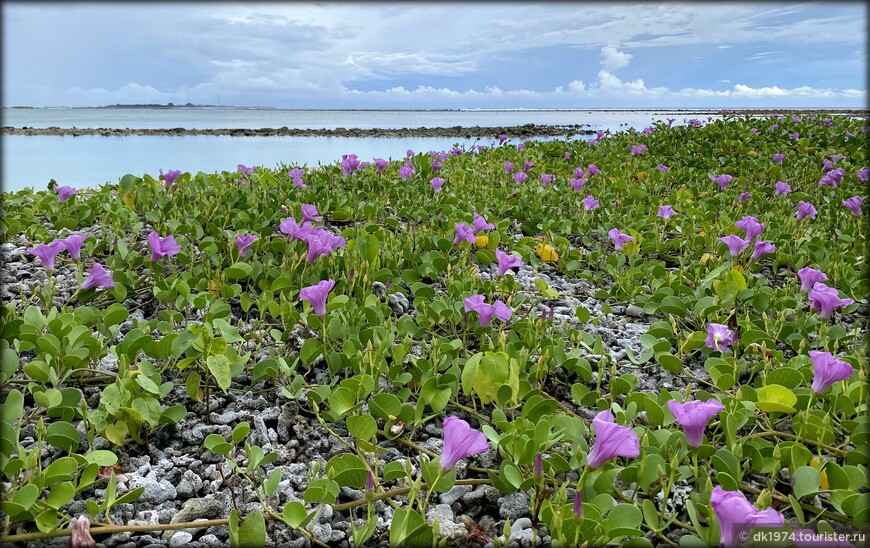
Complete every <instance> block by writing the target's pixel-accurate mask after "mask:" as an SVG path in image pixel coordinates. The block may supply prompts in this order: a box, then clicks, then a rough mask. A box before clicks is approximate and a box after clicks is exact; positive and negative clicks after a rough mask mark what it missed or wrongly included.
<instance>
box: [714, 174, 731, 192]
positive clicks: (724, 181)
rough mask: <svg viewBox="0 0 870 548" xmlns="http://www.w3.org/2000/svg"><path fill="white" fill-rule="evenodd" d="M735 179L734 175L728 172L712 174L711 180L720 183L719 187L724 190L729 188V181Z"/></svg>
mask: <svg viewBox="0 0 870 548" xmlns="http://www.w3.org/2000/svg"><path fill="white" fill-rule="evenodd" d="M733 179H734V177H732V176H731V175H728V174H727V173H723V174H721V175H717V176H715V177H714V176H713V175H710V180H711V181H713V182H714V183H716V184H717V185H719V188H721V189H722V190H725V189H726V188H728V183H730V182H731V181H732V180H733Z"/></svg>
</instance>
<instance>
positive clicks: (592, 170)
mask: <svg viewBox="0 0 870 548" xmlns="http://www.w3.org/2000/svg"><path fill="white" fill-rule="evenodd" d="M586 169H588V170H589V176H590V177H591V176H593V175H598V174H599V173H601V170H600V169H598V166H596V165H595V164H589V165H588V166H586Z"/></svg>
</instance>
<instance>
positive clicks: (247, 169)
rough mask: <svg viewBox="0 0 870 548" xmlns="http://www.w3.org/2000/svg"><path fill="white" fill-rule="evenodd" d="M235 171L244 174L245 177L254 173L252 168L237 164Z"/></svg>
mask: <svg viewBox="0 0 870 548" xmlns="http://www.w3.org/2000/svg"><path fill="white" fill-rule="evenodd" d="M236 171H238V172H239V173H244V174H245V175H250V174H251V173H253V172H254V168H253V166H252V167H247V166H245V165H244V164H239V165H238V166H236Z"/></svg>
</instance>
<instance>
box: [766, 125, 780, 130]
mask: <svg viewBox="0 0 870 548" xmlns="http://www.w3.org/2000/svg"><path fill="white" fill-rule="evenodd" d="M767 129H769V130H770V131H773V130H775V129H779V124H771V125H770V127H769V128H767Z"/></svg>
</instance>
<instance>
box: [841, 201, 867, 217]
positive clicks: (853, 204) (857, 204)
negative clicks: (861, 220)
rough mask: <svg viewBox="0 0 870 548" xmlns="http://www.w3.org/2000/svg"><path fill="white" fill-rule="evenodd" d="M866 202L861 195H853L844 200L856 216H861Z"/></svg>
mask: <svg viewBox="0 0 870 548" xmlns="http://www.w3.org/2000/svg"><path fill="white" fill-rule="evenodd" d="M863 203H864V198H862V197H861V196H852V197H851V198H849V199H848V200H843V205H844V206H846V207H847V208H849V210H850V211H851V212H852V215H854V216H856V217H860V216H861V205H862V204H863Z"/></svg>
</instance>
